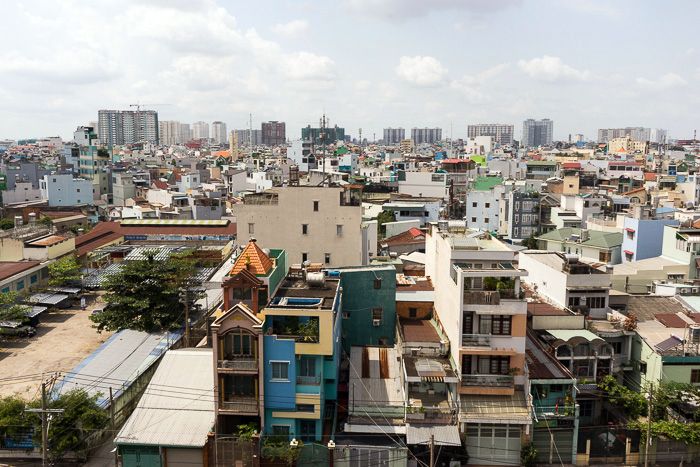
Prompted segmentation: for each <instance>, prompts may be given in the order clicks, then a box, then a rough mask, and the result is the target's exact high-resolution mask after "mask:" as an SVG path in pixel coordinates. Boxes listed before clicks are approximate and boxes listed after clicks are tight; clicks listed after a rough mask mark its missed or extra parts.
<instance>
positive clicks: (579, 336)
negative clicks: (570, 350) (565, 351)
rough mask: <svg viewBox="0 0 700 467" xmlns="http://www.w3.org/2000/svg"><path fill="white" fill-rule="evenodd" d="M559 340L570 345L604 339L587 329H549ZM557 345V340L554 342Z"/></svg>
mask: <svg viewBox="0 0 700 467" xmlns="http://www.w3.org/2000/svg"><path fill="white" fill-rule="evenodd" d="M547 332H548V333H550V334H551V335H553V336H554V337H555V338H556V339H557V340H559V341H563V342H562V343H568V344H570V345H578V344H579V343H581V342H585V341H588V342H593V341H603V339H601V338H600V337H598V336H596V335H595V334H593V333H592V332H591V331H586V330H585V329H547ZM553 344H554V345H555V346H556V344H557V343H556V342H554V343H553Z"/></svg>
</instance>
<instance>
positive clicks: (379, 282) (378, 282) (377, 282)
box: [374, 279, 382, 290]
mask: <svg viewBox="0 0 700 467" xmlns="http://www.w3.org/2000/svg"><path fill="white" fill-rule="evenodd" d="M381 288H382V280H381V279H374V289H375V290H379V289H381Z"/></svg>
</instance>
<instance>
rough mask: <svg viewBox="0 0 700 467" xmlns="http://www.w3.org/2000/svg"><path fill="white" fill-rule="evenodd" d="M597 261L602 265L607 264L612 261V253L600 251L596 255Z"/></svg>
mask: <svg viewBox="0 0 700 467" xmlns="http://www.w3.org/2000/svg"><path fill="white" fill-rule="evenodd" d="M598 261H602V262H603V263H609V262H610V261H612V253H610V252H609V251H601V252H600V253H598Z"/></svg>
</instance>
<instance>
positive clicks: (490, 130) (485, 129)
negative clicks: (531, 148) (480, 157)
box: [467, 123, 514, 146]
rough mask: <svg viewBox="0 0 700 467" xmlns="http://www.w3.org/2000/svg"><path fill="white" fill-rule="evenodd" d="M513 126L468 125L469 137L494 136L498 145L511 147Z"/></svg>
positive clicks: (494, 124)
mask: <svg viewBox="0 0 700 467" xmlns="http://www.w3.org/2000/svg"><path fill="white" fill-rule="evenodd" d="M513 128H514V127H513V125H502V124H500V123H479V124H477V125H467V137H468V138H476V137H477V136H493V139H494V141H495V142H496V144H500V145H501V146H510V145H511V144H513Z"/></svg>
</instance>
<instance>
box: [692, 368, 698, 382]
mask: <svg viewBox="0 0 700 467" xmlns="http://www.w3.org/2000/svg"><path fill="white" fill-rule="evenodd" d="M690 382H691V383H700V369H698V370H690Z"/></svg>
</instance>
